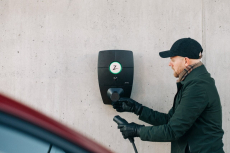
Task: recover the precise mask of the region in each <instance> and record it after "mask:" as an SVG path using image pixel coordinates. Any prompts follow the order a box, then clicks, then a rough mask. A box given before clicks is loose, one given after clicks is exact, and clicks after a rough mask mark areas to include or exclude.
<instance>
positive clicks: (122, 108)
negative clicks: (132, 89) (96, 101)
mask: <svg viewBox="0 0 230 153" xmlns="http://www.w3.org/2000/svg"><path fill="white" fill-rule="evenodd" d="M112 104H113V108H114V109H116V110H117V111H118V112H133V113H135V114H136V115H140V114H141V111H142V104H139V103H138V102H136V101H135V100H133V99H131V98H120V99H119V100H118V101H117V102H113V103H112Z"/></svg>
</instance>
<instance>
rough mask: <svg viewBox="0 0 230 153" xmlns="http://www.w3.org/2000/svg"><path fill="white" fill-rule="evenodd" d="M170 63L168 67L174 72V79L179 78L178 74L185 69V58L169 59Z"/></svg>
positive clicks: (175, 57)
mask: <svg viewBox="0 0 230 153" xmlns="http://www.w3.org/2000/svg"><path fill="white" fill-rule="evenodd" d="M170 59H171V61H170V62H169V66H171V68H172V69H173V71H174V76H175V77H176V78H178V77H179V74H180V73H181V72H182V71H183V70H184V69H185V68H186V66H185V58H184V57H181V56H174V57H170Z"/></svg>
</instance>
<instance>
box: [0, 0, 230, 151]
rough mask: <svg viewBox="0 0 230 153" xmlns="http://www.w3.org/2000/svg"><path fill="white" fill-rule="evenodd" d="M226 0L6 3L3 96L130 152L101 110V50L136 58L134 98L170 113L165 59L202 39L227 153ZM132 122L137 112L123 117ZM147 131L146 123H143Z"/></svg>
mask: <svg viewBox="0 0 230 153" xmlns="http://www.w3.org/2000/svg"><path fill="white" fill-rule="evenodd" d="M229 14H230V1H229V0H215V1H214V0H203V1H201V0H190V1H184V0H174V1H171V0H166V1H162V0H154V1H152V0H142V1H140V0H68V1H67V0H49V1H48V0H30V1H28V0H1V1H0V53H1V54H0V70H1V71H0V92H1V93H3V94H6V95H9V96H11V97H13V98H15V99H18V100H20V101H22V102H23V103H26V104H27V105H30V106H31V107H33V108H35V109H37V110H39V111H41V112H43V113H45V114H47V115H49V116H51V117H53V118H55V119H56V120H59V121H60V122H62V123H64V124H67V125H68V126H70V127H71V128H73V129H75V130H78V131H80V132H82V133H83V134H84V135H86V136H88V137H91V138H92V139H94V140H95V141H98V142H99V143H101V144H103V145H104V146H106V147H107V148H110V149H111V150H112V151H114V152H117V153H121V152H133V148H132V145H131V144H130V143H129V142H128V140H124V139H123V137H122V136H121V133H120V132H119V131H118V130H117V125H116V123H114V122H113V121H112V119H113V117H114V116H115V115H117V114H119V113H117V112H115V110H113V109H112V107H111V106H108V105H104V104H103V103H102V99H101V96H100V92H99V87H98V80H97V58H98V52H99V51H100V50H107V49H127V50H132V51H133V54H134V64H135V73H134V85H133V92H132V96H131V97H132V98H133V99H135V100H137V101H139V102H141V103H142V104H143V105H145V106H148V107H151V108H153V109H155V110H158V111H161V112H167V111H168V110H169V109H170V108H171V107H172V104H173V97H174V94H175V93H176V85H175V82H176V79H175V78H174V77H173V72H172V70H171V68H170V67H168V62H169V59H161V58H160V57H159V55H158V53H159V51H163V50H167V49H169V48H170V47H171V45H172V44H173V42H174V41H175V40H177V39H179V38H182V37H191V38H194V39H196V40H198V41H199V42H200V43H201V44H202V45H203V48H204V58H203V62H204V64H205V65H206V67H207V69H208V70H209V72H210V73H211V74H212V76H213V77H214V78H215V80H216V85H217V88H218V90H219V94H220V97H221V100H222V106H223V128H224V131H225V135H224V144H225V146H224V150H225V152H230V145H229V144H230V143H229V141H230V133H229V131H228V129H229V128H230V111H229V110H230V105H229V99H230V94H229V92H230V86H229V84H230V77H229V74H230V71H229V67H230V62H229V56H230V52H229V48H230V43H229V40H230V17H229ZM119 115H120V116H121V117H123V118H125V119H127V120H128V121H129V122H137V123H140V124H144V123H143V122H142V121H139V120H138V119H137V117H136V116H135V115H134V114H130V113H122V114H119ZM145 125H147V124H145ZM136 146H137V148H138V151H139V152H141V153H149V152H161V153H168V152H170V143H153V142H143V141H140V140H139V138H136Z"/></svg>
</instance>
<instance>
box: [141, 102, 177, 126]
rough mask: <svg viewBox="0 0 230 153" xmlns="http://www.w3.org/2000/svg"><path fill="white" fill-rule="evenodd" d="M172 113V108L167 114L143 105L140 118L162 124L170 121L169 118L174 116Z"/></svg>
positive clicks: (147, 121)
mask: <svg viewBox="0 0 230 153" xmlns="http://www.w3.org/2000/svg"><path fill="white" fill-rule="evenodd" d="M172 114H173V109H172V108H171V109H170V110H169V112H168V114H165V113H160V112H157V111H154V110H152V109H150V108H148V107H144V106H143V110H142V113H141V114H140V116H139V119H140V120H142V121H144V122H146V123H149V124H151V125H162V124H167V123H168V121H169V119H170V118H171V117H172Z"/></svg>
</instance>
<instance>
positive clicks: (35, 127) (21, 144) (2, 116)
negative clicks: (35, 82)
mask: <svg viewBox="0 0 230 153" xmlns="http://www.w3.org/2000/svg"><path fill="white" fill-rule="evenodd" d="M91 152H93V153H112V152H111V151H110V150H108V149H106V148H104V147H102V146H101V145H99V144H97V143H96V142H94V141H92V140H90V139H88V138H86V137H85V136H83V135H81V134H80V133H78V132H75V131H73V130H71V129H69V128H68V127H66V126H64V125H62V124H60V123H58V122H57V121H54V120H53V119H51V118H49V117H47V116H45V115H43V114H41V113H39V112H37V111H35V110H33V109H31V108H29V107H27V106H25V105H23V104H21V103H18V102H16V101H15V100H12V99H10V98H7V97H5V96H3V95H0V153H91Z"/></svg>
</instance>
